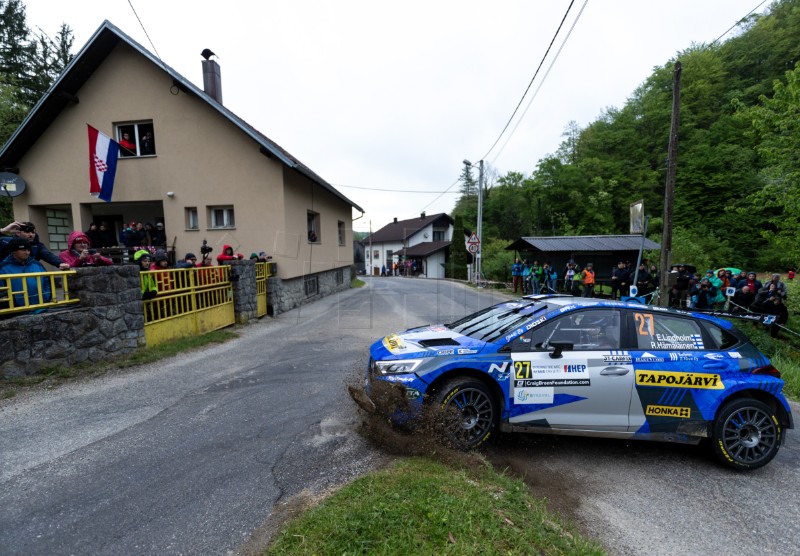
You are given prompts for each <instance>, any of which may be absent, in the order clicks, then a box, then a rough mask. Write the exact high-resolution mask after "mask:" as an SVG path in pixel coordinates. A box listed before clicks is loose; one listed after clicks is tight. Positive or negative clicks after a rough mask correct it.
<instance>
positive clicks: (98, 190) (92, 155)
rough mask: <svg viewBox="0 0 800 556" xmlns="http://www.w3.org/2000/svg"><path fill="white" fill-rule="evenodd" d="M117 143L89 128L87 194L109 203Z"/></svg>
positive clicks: (112, 185) (112, 188)
mask: <svg viewBox="0 0 800 556" xmlns="http://www.w3.org/2000/svg"><path fill="white" fill-rule="evenodd" d="M118 156H119V143H117V142H116V141H114V140H113V139H111V137H109V136H108V135H106V134H105V133H102V132H100V131H97V130H96V129H95V128H93V127H92V126H89V184H90V185H89V193H91V194H92V196H94V197H99V198H100V199H102V200H103V201H105V202H107V203H110V202H111V194H112V193H113V192H114V175H115V174H116V173H117V157H118Z"/></svg>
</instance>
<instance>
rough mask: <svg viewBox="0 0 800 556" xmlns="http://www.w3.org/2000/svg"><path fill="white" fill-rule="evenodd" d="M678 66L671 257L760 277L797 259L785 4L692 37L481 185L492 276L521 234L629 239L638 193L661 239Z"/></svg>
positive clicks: (795, 113)
mask: <svg viewBox="0 0 800 556" xmlns="http://www.w3.org/2000/svg"><path fill="white" fill-rule="evenodd" d="M690 16H691V14H687V17H690ZM676 61H680V62H681V64H682V67H683V70H682V77H681V82H682V83H681V85H682V86H681V110H680V132H679V145H678V162H677V182H676V191H675V206H674V220H673V259H674V260H677V259H681V260H684V261H687V262H693V263H695V264H697V265H698V266H700V267H703V268H705V267H706V266H713V265H723V264H724V265H726V266H727V265H730V266H736V267H739V268H754V269H758V270H765V271H766V270H773V269H774V270H776V271H785V270H786V269H787V268H790V267H796V266H797V265H798V261H800V244H799V243H798V241H797V238H798V231H800V210H798V204H800V157H799V156H798V155H797V153H798V152H800V66H798V62H800V0H781V1H778V2H775V3H774V4H773V5H772V6H771V7H770V8H769V10H768V11H767V12H765V14H764V15H761V16H753V17H751V18H750V19H748V20H747V21H746V22H744V23H742V24H740V26H739V28H738V31H737V32H736V33H735V34H734V36H733V37H732V38H729V39H728V40H726V41H724V42H722V43H721V44H720V43H716V44H711V45H705V44H692V45H688V46H687V48H686V49H685V50H683V51H681V52H679V53H677V54H676V56H675V58H674V59H672V60H667V61H665V62H664V64H663V66H661V67H658V68H656V69H655V70H654V72H653V73H652V75H650V76H647V77H646V76H643V77H646V79H644V82H643V83H642V85H641V86H640V87H639V88H637V89H636V90H635V91H633V92H632V93H631V95H630V97H629V99H628V101H627V102H626V104H625V105H624V106H622V107H620V108H616V107H613V108H608V109H606V110H605V111H604V112H603V113H602V114H601V115H600V117H599V118H598V119H597V120H596V121H594V122H592V123H591V124H589V125H588V126H587V127H586V128H584V129H580V128H579V127H578V126H577V125H576V124H575V122H565V133H564V138H565V139H564V141H563V142H562V144H561V145H560V147H559V148H558V150H557V152H556V153H554V154H553V155H551V156H548V157H546V158H544V159H542V160H539V161H538V162H537V161H531V164H532V166H535V169H534V170H533V171H532V172H531V173H530V174H526V173H523V169H520V171H515V172H509V173H507V174H506V175H503V176H500V177H499V178H498V179H497V180H496V182H495V183H494V184H492V185H491V187H488V188H487V190H486V191H485V194H484V218H483V236H484V255H483V256H484V270H485V272H486V273H487V275H489V276H490V277H491V274H492V273H493V272H502V271H503V269H506V268H507V266H506V265H507V264H509V263H510V257H511V254H510V253H504V252H503V250H502V249H503V247H505V246H506V245H508V244H509V243H510V242H511V241H513V240H515V239H517V238H518V237H520V236H535V235H572V234H587V235H588V234H611V233H628V230H629V205H630V203H631V202H634V201H636V200H639V199H644V204H645V212H646V214H648V215H649V216H650V217H651V219H650V230H649V233H648V236H649V237H651V238H653V239H655V240H657V241H658V240H659V236H660V233H661V230H662V228H663V218H662V213H663V199H664V185H665V181H666V165H667V146H668V141H669V129H670V118H671V110H672V83H673V77H672V74H673V69H674V66H675V62H676ZM467 179H470V178H469V176H465V175H462V183H463V182H464V181H465V180H467ZM469 189H470V188H469V187H462V191H469ZM476 215H477V196H476V195H470V196H465V195H462V197H461V199H459V201H458V203H457V205H456V208H455V211H454V216H455V217H456V218H457V221H463V222H464V224H465V225H466V226H468V227H472V228H474V227H475V222H476V218H477V216H476ZM459 249H460V250H463V245H462V244H461V242H460V241H455V242H454V245H453V251H454V252H455V251H457V250H459ZM454 254H455V255H456V258H457V259H460V258H463V257H462V255H461V254H460V253H454ZM498 277H499V276H498Z"/></svg>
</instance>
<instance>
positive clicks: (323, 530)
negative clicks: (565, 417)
mask: <svg viewBox="0 0 800 556" xmlns="http://www.w3.org/2000/svg"><path fill="white" fill-rule="evenodd" d="M603 553H604V552H603V550H602V548H601V547H600V546H599V545H598V544H597V543H595V542H593V541H590V540H587V539H586V538H584V537H583V536H582V535H581V534H580V533H578V532H577V531H576V530H575V529H574V528H572V527H571V526H568V525H565V524H563V523H562V522H561V520H560V519H559V518H557V517H555V516H554V515H551V514H549V513H548V512H547V511H546V509H545V506H544V502H543V501H541V500H536V499H534V498H533V497H532V496H531V494H530V492H529V490H528V487H527V486H526V485H525V483H523V482H522V481H520V480H518V479H512V478H509V477H507V476H505V475H501V474H499V473H497V472H495V471H494V470H492V468H491V466H489V465H487V466H485V467H483V468H480V469H471V470H470V469H463V468H462V469H457V468H454V467H451V466H446V465H444V464H442V463H439V462H436V461H432V460H431V459H428V458H413V459H406V460H401V461H398V462H396V463H395V464H394V466H393V467H391V468H390V469H387V470H384V471H380V472H377V473H373V474H370V475H368V476H365V477H362V478H360V479H357V480H356V481H354V482H352V483H350V484H349V485H347V486H345V487H343V488H342V489H341V490H339V491H338V492H336V493H335V494H334V495H332V496H330V497H328V498H326V499H325V500H323V501H322V502H321V503H320V504H319V505H317V506H315V507H313V508H311V509H310V510H308V511H306V512H305V513H303V514H302V515H301V516H300V517H298V518H296V519H295V520H293V521H291V522H290V523H289V524H288V525H287V526H286V527H285V528H284V529H283V530H282V531H281V532H280V533H278V534H277V535H276V536H275V537H274V538H273V541H272V543H271V545H270V546H269V547H268V549H267V551H266V552H265V554H267V555H293V556H294V555H298V554H331V555H333V554H336V555H340V554H370V555H373V554H375V555H381V554H386V555H405V554H408V555H414V556H416V555H419V554H459V555H461V554H509V555H515V554H537V555H538V554H548V555H557V554H569V555H573V554H603Z"/></svg>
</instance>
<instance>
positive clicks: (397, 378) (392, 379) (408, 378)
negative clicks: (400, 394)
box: [382, 375, 416, 382]
mask: <svg viewBox="0 0 800 556" xmlns="http://www.w3.org/2000/svg"><path fill="white" fill-rule="evenodd" d="M382 379H383V380H386V381H388V382H414V381H415V380H416V379H415V378H414V377H413V376H395V375H386V376H384V377H382Z"/></svg>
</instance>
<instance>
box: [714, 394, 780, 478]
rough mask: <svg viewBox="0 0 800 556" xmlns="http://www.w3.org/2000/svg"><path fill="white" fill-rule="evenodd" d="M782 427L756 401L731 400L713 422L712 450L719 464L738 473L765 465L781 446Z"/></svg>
mask: <svg viewBox="0 0 800 556" xmlns="http://www.w3.org/2000/svg"><path fill="white" fill-rule="evenodd" d="M781 433H782V431H781V426H780V422H779V421H778V418H777V416H776V415H775V412H774V411H773V410H772V409H770V407H769V406H768V405H767V404H765V403H762V402H760V401H758V400H753V399H741V400H733V401H732V402H730V403H728V404H726V405H725V406H723V408H722V409H720V411H719V413H718V414H717V418H716V420H715V421H714V433H713V437H712V447H713V450H714V453H715V455H716V456H717V458H719V460H720V461H721V462H722V463H724V464H725V465H727V466H729V467H733V468H734V469H739V470H750V469H757V468H759V467H762V466H764V465H766V464H768V463H769V462H770V461H772V458H774V457H775V455H776V454H777V453H778V449H779V448H780V446H781Z"/></svg>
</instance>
